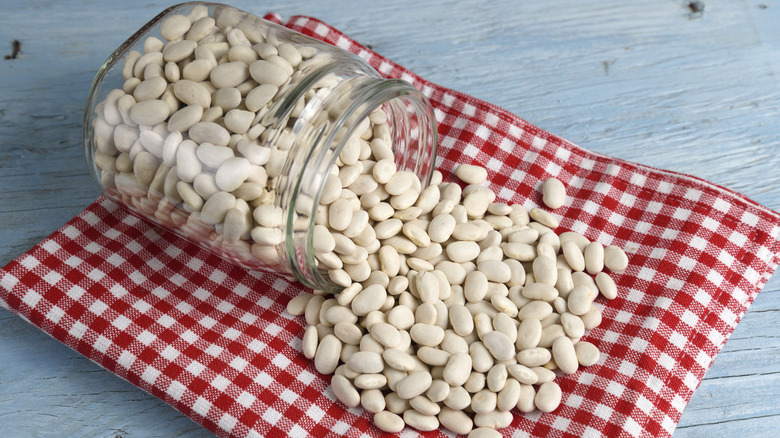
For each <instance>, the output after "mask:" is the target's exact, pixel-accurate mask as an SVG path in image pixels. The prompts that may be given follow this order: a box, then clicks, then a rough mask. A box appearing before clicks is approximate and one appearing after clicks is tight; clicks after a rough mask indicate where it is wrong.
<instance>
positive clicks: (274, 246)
mask: <svg viewBox="0 0 780 438" xmlns="http://www.w3.org/2000/svg"><path fill="white" fill-rule="evenodd" d="M375 150H387V151H390V152H389V153H388V154H387V157H388V158H392V160H393V161H394V162H395V164H396V166H397V168H398V169H399V170H408V171H410V172H412V173H414V174H415V175H416V176H417V179H418V180H419V181H420V183H421V185H422V186H425V185H427V183H428V181H429V180H430V177H431V174H432V172H433V167H434V158H435V155H436V122H435V118H434V116H433V112H432V109H431V106H430V103H429V102H428V100H427V99H426V98H425V97H424V96H423V95H422V94H421V93H420V92H419V91H418V90H416V89H415V88H414V87H413V86H412V85H411V84H409V83H407V82H405V81H401V80H396V79H384V78H382V77H381V76H380V75H379V74H378V73H377V72H376V71H375V70H373V69H372V68H371V67H370V66H369V65H368V64H367V63H366V62H365V61H364V60H362V59H361V58H359V57H357V56H354V55H352V54H350V53H349V52H347V51H345V50H342V49H339V48H337V47H335V46H331V45H328V44H326V43H323V42H321V41H318V40H315V39H312V38H309V37H306V36H304V35H302V34H300V33H297V32H294V31H292V30H289V29H287V28H284V27H282V26H279V25H276V24H274V23H271V22H268V21H266V20H263V19H260V18H258V17H256V16H253V15H251V14H248V13H246V12H243V11H240V10H238V9H235V8H232V7H229V6H225V5H219V4H213V3H200V2H194V3H185V4H181V5H177V6H173V7H171V8H169V9H167V10H165V11H163V12H162V13H160V14H159V15H158V16H157V17H155V18H154V19H153V20H151V21H150V22H149V23H148V24H146V25H145V26H143V27H142V28H141V29H140V30H139V31H138V32H136V33H135V34H134V35H133V36H132V37H131V38H129V39H128V40H127V41H126V42H125V43H124V44H122V45H121V46H120V47H119V48H118V49H117V50H116V51H115V52H114V53H113V54H112V55H111V56H110V57H109V58H108V60H107V61H106V62H105V63H104V65H103V66H102V67H101V68H100V70H99V72H98V74H97V76H96V78H95V81H94V83H93V85H92V89H91V90H90V95H89V100H88V103H87V108H86V111H85V119H84V151H85V156H86V159H87V163H88V166H89V168H90V169H91V171H92V172H93V175H94V176H95V179H96V180H97V181H98V183H99V184H100V186H101V187H102V188H103V190H104V192H105V193H106V195H107V196H109V197H111V198H112V199H114V200H115V201H117V202H118V203H120V204H121V205H123V206H124V207H126V208H127V209H129V210H130V211H132V212H134V213H135V214H138V215H140V216H142V217H144V218H146V219H148V220H150V221H152V222H154V223H157V224H159V225H161V226H163V227H166V228H168V229H170V230H172V231H173V232H174V233H176V234H177V235H179V236H180V237H183V238H185V239H188V240H190V241H192V242H195V243H197V244H199V245H200V246H202V247H204V248H207V249H209V250H212V251H214V252H215V253H217V254H218V255H220V256H221V257H223V258H225V259H227V260H229V261H231V262H233V263H236V264H238V265H241V266H243V267H246V268H249V269H254V270H260V271H266V272H274V273H277V274H281V275H285V276H288V277H291V278H295V279H297V280H299V281H301V282H302V283H304V284H306V285H307V286H310V287H313V288H317V289H335V285H334V284H333V282H332V281H331V280H330V278H329V277H328V275H327V271H328V269H330V268H331V267H332V263H331V264H329V263H328V260H323V257H321V254H319V253H317V251H315V250H314V247H315V244H316V243H317V242H316V241H315V235H316V233H315V232H314V230H315V227H316V226H317V225H323V224H324V225H328V221H327V210H328V206H329V204H330V203H331V202H333V201H332V199H331V198H332V193H333V190H332V186H333V184H332V183H333V180H334V176H335V177H336V178H337V179H338V180H339V181H341V182H346V183H350V184H351V182H350V181H348V180H346V179H349V178H347V176H346V175H347V174H349V175H353V174H356V173H361V172H362V173H366V172H365V171H368V170H369V169H363V168H362V167H361V168H360V169H357V166H368V164H363V163H368V162H370V161H371V160H368V161H361V160H366V157H373V155H372V154H373V151H375ZM342 172H343V174H342ZM329 183H330V184H329ZM348 185H349V184H347V185H345V186H344V188H346V187H347V186H348ZM329 187H330V188H329ZM353 231H354V230H353Z"/></svg>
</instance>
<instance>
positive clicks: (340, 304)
mask: <svg viewBox="0 0 780 438" xmlns="http://www.w3.org/2000/svg"><path fill="white" fill-rule="evenodd" d="M242 20H243V19H242V18H241V16H240V15H236V14H234V13H232V12H230V10H223V11H222V13H219V14H217V13H215V14H214V16H210V15H209V13H208V9H206V8H205V7H202V6H196V7H195V8H194V9H193V10H192V12H190V13H189V14H187V15H181V14H177V15H172V16H171V17H169V18H167V19H166V20H165V21H164V22H163V23H162V24H161V27H160V33H161V36H162V37H163V40H165V41H163V40H161V39H158V38H155V37H149V38H147V39H146V40H145V43H144V53H140V52H137V51H136V52H130V54H129V55H128V56H127V58H126V60H125V63H124V65H123V69H122V74H123V78H124V84H123V86H122V87H121V88H118V89H116V90H112V91H111V92H109V93H108V95H107V97H106V99H105V100H104V101H103V102H102V103H101V104H99V105H98V106H97V108H96V113H97V117H96V118H95V119H94V124H93V129H94V136H95V143H96V145H97V151H96V152H95V154H94V160H95V163H96V165H97V166H98V167H99V168H100V169H101V171H102V182H103V185H104V186H105V187H107V188H116V190H117V191H118V192H119V193H120V194H121V195H122V197H123V199H124V200H125V202H126V203H128V204H131V205H134V206H135V207H136V208H138V209H139V210H140V211H142V212H143V213H145V214H147V215H150V216H153V217H155V218H157V219H158V220H159V221H160V222H162V223H164V224H167V225H170V226H173V227H178V228H179V229H180V230H181V231H183V232H184V233H185V234H188V233H191V234H193V235H199V236H202V235H207V236H208V239H209V240H210V241H211V242H212V245H213V246H214V247H215V249H219V250H221V251H222V252H223V255H226V256H228V258H230V257H234V258H236V259H240V260H250V259H261V260H266V262H267V263H266V264H267V265H271V264H272V263H273V260H274V259H277V258H278V254H276V251H277V250H276V248H275V247H276V245H279V244H280V243H281V242H282V241H283V239H284V236H283V231H282V223H283V221H284V218H283V211H282V209H281V208H280V207H278V206H277V204H275V198H276V196H277V194H276V193H274V191H273V187H275V182H276V178H279V177H280V174H281V172H282V166H283V164H284V162H285V161H286V160H287V154H288V151H289V148H290V145H291V141H292V133H291V128H292V126H293V124H294V122H295V119H296V118H297V117H298V116H299V115H300V114H301V112H302V111H303V109H304V107H305V105H306V103H307V102H308V101H309V100H310V99H312V98H313V97H314V94H315V93H317V92H318V91H319V90H326V91H327V90H328V87H331V86H332V85H333V78H328V77H325V78H323V79H322V80H321V82H320V83H319V84H318V85H315V87H313V89H312V90H311V92H308V93H307V94H306V95H304V96H302V97H301V99H300V100H299V101H298V102H297V103H296V104H295V107H294V108H293V109H292V111H291V113H290V120H289V121H288V123H287V124H286V125H282V126H281V127H279V128H278V129H277V128H271V127H270V125H265V124H263V123H262V122H263V120H264V119H263V117H264V116H265V115H266V114H267V112H268V111H269V109H270V108H271V107H272V106H273V105H274V103H275V102H276V99H277V98H278V96H279V95H280V93H283V92H284V90H285V89H286V88H287V87H289V86H290V84H291V83H293V82H294V81H295V80H296V78H297V76H296V75H298V76H300V75H301V72H302V71H304V70H305V69H307V68H312V66H314V65H316V64H317V63H322V62H327V61H328V57H327V56H326V55H325V54H323V53H318V52H317V51H316V50H315V49H312V48H311V47H309V46H296V45H293V44H288V43H282V42H279V41H275V40H274V39H273V38H268V37H267V36H264V35H261V34H258V33H257V32H255V31H254V29H255V28H254V27H252V26H248V25H244V21H242ZM268 139H274V141H273V142H271V146H268V142H267V141H266V140H268ZM455 174H456V175H457V177H458V178H459V179H460V180H461V181H462V183H463V185H461V184H459V183H455V182H449V183H447V182H443V181H442V174H441V173H439V172H434V176H433V179H432V181H431V183H430V185H429V186H428V187H426V188H424V189H423V185H422V183H421V181H420V180H419V178H418V177H417V176H416V175H415V174H414V173H412V172H408V171H406V170H399V169H397V167H396V164H395V161H394V154H393V149H392V143H391V139H390V128H389V127H388V125H387V116H386V114H385V113H384V112H383V111H382V110H381V109H378V110H376V111H374V112H373V113H372V114H371V115H370V116H369V117H368V118H366V119H365V120H364V121H362V122H361V123H360V124H359V126H358V127H357V129H356V130H355V131H354V134H353V135H352V136H351V137H350V138H349V139H348V140H347V141H346V143H345V146H344V148H343V149H342V150H341V151H340V153H339V156H338V157H337V158H336V159H335V163H334V165H333V166H332V168H331V170H330V173H329V175H328V176H327V178H326V179H325V183H324V187H323V190H322V194H321V197H320V202H319V205H318V206H317V208H316V212H315V211H314V210H313V214H314V221H315V224H316V225H315V226H314V228H313V230H312V233H313V249H314V253H315V258H316V263H317V265H318V268H320V269H323V270H325V271H326V272H327V275H328V276H329V278H330V279H331V280H332V281H333V282H334V283H335V284H337V285H338V286H339V287H340V288H341V290H340V291H339V292H338V293H336V294H335V295H330V294H326V293H324V292H323V291H314V293H312V294H308V293H307V294H303V295H300V296H298V297H296V298H294V299H293V300H292V301H290V303H289V305H288V311H289V313H291V314H293V315H303V316H304V317H305V319H306V322H307V324H308V327H307V328H306V330H305V333H304V335H303V343H302V350H303V354H304V355H305V356H306V357H307V358H309V359H312V360H313V361H314V366H315V368H316V369H317V370H318V371H319V372H321V373H323V374H332V375H333V376H332V380H331V384H332V389H333V392H334V394H335V395H336V397H337V398H338V399H339V400H340V401H341V402H342V403H344V404H345V405H346V406H348V407H357V406H362V407H363V408H364V409H366V410H368V411H370V412H372V413H373V419H374V423H375V424H376V426H377V427H378V428H379V429H381V430H383V431H387V432H399V431H401V430H402V429H403V428H404V427H405V426H410V427H413V428H416V429H418V430H434V429H437V428H439V427H444V428H447V429H449V430H451V431H452V432H455V433H458V434H469V436H473V437H480V436H482V437H487V436H500V435H499V434H498V432H497V429H500V428H503V427H506V426H508V425H509V424H510V423H511V422H512V419H513V412H517V411H519V412H532V411H534V410H540V411H543V412H551V411H554V410H555V409H557V408H558V406H559V404H560V402H561V399H562V393H561V389H560V387H559V386H558V385H557V384H556V383H555V379H556V376H557V375H558V374H572V373H575V372H577V371H578V370H579V368H580V367H586V366H589V365H592V364H595V363H596V362H598V361H599V356H600V355H599V351H598V349H597V348H596V347H595V346H594V345H593V344H592V343H589V342H587V341H584V340H582V338H583V336H585V334H586V332H587V330H590V329H592V328H594V327H596V326H598V325H599V323H600V322H601V314H600V311H599V307H598V306H597V305H594V300H595V299H596V298H597V296H598V295H599V294H600V295H602V296H603V297H604V298H606V299H613V298H615V297H616V296H617V293H618V291H617V287H616V285H615V282H614V281H613V280H612V278H611V277H610V276H609V272H615V271H621V270H623V269H625V268H626V267H627V264H628V259H627V257H626V255H625V253H624V252H623V251H622V250H621V249H620V248H617V247H614V246H608V247H606V248H605V247H604V246H603V245H602V244H601V243H599V242H591V241H589V240H588V239H586V238H585V237H583V236H581V235H579V234H576V233H572V232H564V233H561V234H560V235H558V234H557V233H556V232H555V231H554V230H555V229H556V228H557V227H558V218H557V216H556V215H554V214H552V213H551V212H550V211H548V210H547V209H543V208H534V209H531V210H530V211H527V210H526V209H525V208H524V207H523V206H522V205H519V204H516V205H507V204H505V203H501V202H496V195H495V193H493V192H492V191H491V190H490V189H489V188H487V187H486V179H487V171H486V170H485V169H483V168H481V167H478V166H473V165H469V164H463V165H460V166H459V167H458V168H457V169H455ZM542 194H543V197H542V199H543V203H544V204H545V205H546V206H547V208H548V209H550V210H555V209H557V208H559V207H561V206H563V205H565V203H566V193H565V187H564V185H563V184H562V183H561V182H560V181H558V180H556V179H549V180H547V181H545V182H544V184H543V186H542Z"/></svg>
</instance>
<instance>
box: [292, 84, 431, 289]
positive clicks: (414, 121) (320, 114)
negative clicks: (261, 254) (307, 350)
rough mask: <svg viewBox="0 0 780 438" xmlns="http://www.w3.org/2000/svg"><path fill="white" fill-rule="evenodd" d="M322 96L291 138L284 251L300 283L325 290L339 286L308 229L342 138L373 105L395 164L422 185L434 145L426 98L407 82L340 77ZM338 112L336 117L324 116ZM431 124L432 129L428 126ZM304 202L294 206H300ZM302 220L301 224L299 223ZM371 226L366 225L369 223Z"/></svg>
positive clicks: (427, 178)
mask: <svg viewBox="0 0 780 438" xmlns="http://www.w3.org/2000/svg"><path fill="white" fill-rule="evenodd" d="M323 94H327V95H325V96H315V98H313V99H312V100H311V101H310V102H309V104H308V105H307V108H306V109H305V110H304V113H303V114H302V115H301V117H299V119H298V120H297V121H296V123H295V125H294V127H293V131H294V132H295V133H296V136H295V137H296V142H295V144H294V145H293V147H292V149H291V151H290V152H291V154H292V156H293V157H294V158H293V159H292V160H290V162H291V163H293V164H292V165H293V166H296V165H297V166H298V168H299V172H298V173H295V170H294V169H291V173H288V175H296V174H297V175H299V177H298V178H297V179H296V180H295V181H292V180H289V181H288V184H289V185H288V187H289V190H286V191H285V193H287V194H289V195H290V197H291V198H290V199H289V200H285V201H284V202H285V203H286V204H287V205H290V206H291V208H290V209H289V212H288V216H287V224H286V225H287V228H286V229H287V236H288V238H287V239H286V241H287V245H288V248H287V254H288V257H289V261H290V266H292V268H293V271H294V274H295V275H296V277H297V278H298V279H299V281H301V282H302V283H304V284H306V285H307V286H309V287H312V288H315V289H321V290H324V291H326V292H337V291H338V290H340V288H341V287H340V286H337V285H336V284H335V283H333V282H332V281H331V280H330V278H329V277H328V276H327V275H324V274H325V273H324V272H323V271H322V270H320V269H317V268H316V265H317V261H316V258H315V254H314V250H313V247H314V242H313V233H312V232H311V231H312V230H313V228H314V226H315V224H316V213H317V207H318V206H319V203H320V198H321V195H322V191H323V188H324V185H325V180H326V179H327V177H328V175H329V174H330V171H331V169H332V168H333V166H334V165H335V164H336V162H337V159H338V157H339V154H340V153H341V151H342V149H343V148H344V146H345V144H346V143H347V140H348V139H349V138H350V136H352V135H353V134H355V130H356V129H357V127H358V126H359V125H360V122H361V121H363V120H366V119H367V118H368V116H369V115H370V114H371V113H372V112H373V111H374V110H376V109H382V110H383V111H384V112H385V113H386V115H387V119H388V121H387V124H388V126H389V127H390V135H391V141H392V145H391V146H392V149H393V153H394V158H395V162H396V166H397V168H398V170H407V171H410V172H413V173H414V174H416V175H417V176H418V177H419V179H420V182H421V183H422V188H425V187H427V185H428V183H429V182H430V180H431V177H432V175H433V171H434V170H435V157H436V150H437V132H436V129H435V127H436V120H435V117H434V116H433V108H432V106H431V104H430V102H429V101H428V99H427V98H426V97H425V95H423V94H422V93H421V92H420V91H419V90H417V89H416V88H415V87H414V86H413V85H411V84H410V83H409V82H406V81H404V80H401V79H384V78H381V77H380V76H379V75H378V74H376V75H371V76H365V75H363V76H357V77H353V78H350V79H347V80H344V81H342V82H341V83H340V84H339V85H338V86H337V87H335V88H334V89H332V90H331V91H330V92H329V93H323ZM329 114H338V117H335V118H332V117H328V115H329ZM431 126H433V128H434V129H429V127H431ZM303 205H305V206H307V207H305V208H298V207H299V206H303ZM304 225H305V226H304ZM369 226H370V225H369Z"/></svg>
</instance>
